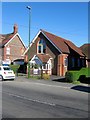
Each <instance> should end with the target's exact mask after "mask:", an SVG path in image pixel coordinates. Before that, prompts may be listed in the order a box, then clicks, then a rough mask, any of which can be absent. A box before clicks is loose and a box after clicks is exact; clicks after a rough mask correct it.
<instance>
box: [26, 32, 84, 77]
mask: <svg viewBox="0 0 90 120" xmlns="http://www.w3.org/2000/svg"><path fill="white" fill-rule="evenodd" d="M24 56H25V62H28V59H29V61H30V63H31V64H36V65H42V69H43V70H44V72H47V73H48V74H50V75H51V74H53V75H59V76H64V75H65V72H66V71H67V70H77V69H80V68H82V67H85V66H86V63H85V55H84V54H83V53H82V50H81V49H80V48H78V47H77V46H75V45H74V44H73V43H72V42H71V41H69V40H66V39H64V38H61V37H58V36H56V35H54V34H52V33H49V32H47V31H44V30H40V31H39V32H38V33H37V35H36V36H35V38H34V39H33V40H32V43H31V44H30V50H29V48H27V49H26V51H25V52H24ZM39 69H40V68H39Z"/></svg>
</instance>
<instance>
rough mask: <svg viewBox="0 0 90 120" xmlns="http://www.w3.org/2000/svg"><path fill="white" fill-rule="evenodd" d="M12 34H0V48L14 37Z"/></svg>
mask: <svg viewBox="0 0 90 120" xmlns="http://www.w3.org/2000/svg"><path fill="white" fill-rule="evenodd" d="M14 35H15V34H14V33H10V34H2V35H0V36H1V39H0V41H2V46H4V45H5V44H6V43H7V42H9V40H10V39H11V38H12V37H13V36H14Z"/></svg>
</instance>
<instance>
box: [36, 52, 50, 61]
mask: <svg viewBox="0 0 90 120" xmlns="http://www.w3.org/2000/svg"><path fill="white" fill-rule="evenodd" d="M37 57H38V58H39V59H40V60H41V61H42V62H43V63H47V62H48V60H49V59H50V58H51V56H50V55H48V54H37Z"/></svg>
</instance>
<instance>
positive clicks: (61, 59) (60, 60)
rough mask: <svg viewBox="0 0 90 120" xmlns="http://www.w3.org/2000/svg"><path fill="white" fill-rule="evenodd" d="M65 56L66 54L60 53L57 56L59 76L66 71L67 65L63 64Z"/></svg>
mask: <svg viewBox="0 0 90 120" xmlns="http://www.w3.org/2000/svg"><path fill="white" fill-rule="evenodd" d="M67 56H68V55H67V54H61V55H59V56H58V64H57V74H58V75H59V76H64V75H65V72H66V71H67V67H66V66H65V58H66V57H67Z"/></svg>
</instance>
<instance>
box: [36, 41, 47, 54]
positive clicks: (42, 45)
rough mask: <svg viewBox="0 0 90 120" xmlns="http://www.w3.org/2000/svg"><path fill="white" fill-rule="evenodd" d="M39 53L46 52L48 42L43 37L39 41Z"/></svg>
mask: <svg viewBox="0 0 90 120" xmlns="http://www.w3.org/2000/svg"><path fill="white" fill-rule="evenodd" d="M37 51H38V53H42V54H43V53H46V43H45V41H44V40H43V39H41V40H40V41H39V42H38V50H37Z"/></svg>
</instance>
